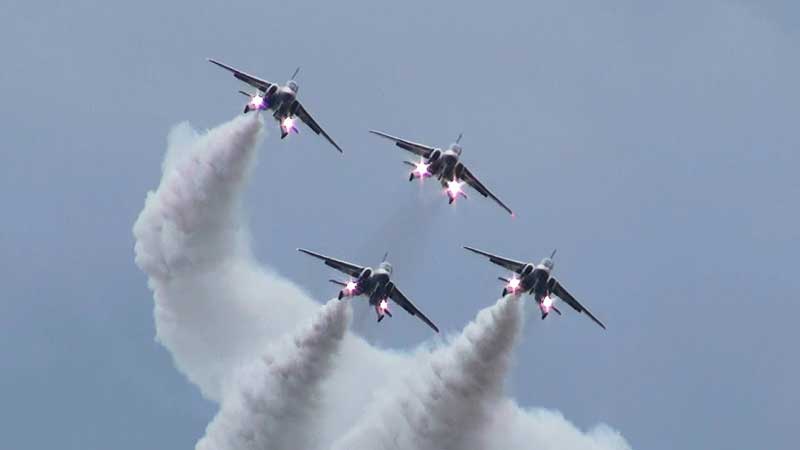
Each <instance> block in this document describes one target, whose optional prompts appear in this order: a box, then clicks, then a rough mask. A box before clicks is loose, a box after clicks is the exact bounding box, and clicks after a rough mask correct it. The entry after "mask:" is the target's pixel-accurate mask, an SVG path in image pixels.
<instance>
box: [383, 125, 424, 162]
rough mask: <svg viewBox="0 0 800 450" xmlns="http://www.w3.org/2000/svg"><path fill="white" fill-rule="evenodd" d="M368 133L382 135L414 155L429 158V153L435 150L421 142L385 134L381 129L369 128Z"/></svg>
mask: <svg viewBox="0 0 800 450" xmlns="http://www.w3.org/2000/svg"><path fill="white" fill-rule="evenodd" d="M369 132H370V133H372V134H376V135H378V136H380V137H384V138H386V139H389V140H390V141H394V144H395V145H396V146H398V147H400V148H402V149H403V150H408V151H410V152H411V153H414V154H415V155H419V156H422V157H423V158H430V156H431V153H433V151H434V150H435V149H434V148H433V147H429V146H427V145H423V144H417V143H416V142H411V141H407V140H405V139H400V138H399V137H395V136H392V135H390V134H386V133H384V132H382V131H376V130H369Z"/></svg>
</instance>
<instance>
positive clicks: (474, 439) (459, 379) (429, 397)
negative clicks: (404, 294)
mask: <svg viewBox="0 0 800 450" xmlns="http://www.w3.org/2000/svg"><path fill="white" fill-rule="evenodd" d="M521 318H522V310H521V308H520V302H519V299H518V297H517V296H507V297H505V298H503V299H500V300H499V301H498V302H497V303H496V304H495V305H493V306H491V307H489V308H486V309H484V310H482V311H481V312H480V313H479V314H478V316H477V317H476V319H475V320H474V321H473V322H471V323H470V324H469V325H467V326H466V328H464V331H463V332H462V334H461V335H460V336H458V338H456V339H455V340H454V341H453V342H452V343H451V344H450V345H448V346H446V347H443V348H441V349H439V350H437V351H434V352H432V353H431V354H430V355H429V356H428V358H427V362H426V363H424V365H423V366H422V367H420V368H418V370H417V371H416V372H415V373H414V374H413V378H410V379H409V380H408V381H407V384H406V386H405V387H404V388H403V389H400V390H399V391H396V392H393V393H391V395H389V396H388V397H386V398H384V399H382V401H380V402H378V403H377V404H376V405H375V407H374V411H370V413H368V414H367V415H366V418H365V421H363V422H362V423H360V424H359V425H358V426H357V427H355V428H354V429H353V430H352V431H351V432H350V433H348V434H347V435H346V436H345V437H344V438H343V439H341V440H340V441H339V442H337V443H336V444H335V445H334V447H333V448H335V449H342V450H353V449H364V450H367V449H430V450H459V449H476V450H477V449H483V448H494V446H493V445H491V443H489V442H484V441H483V438H484V436H485V435H486V428H487V424H488V423H490V422H491V420H490V419H491V418H490V415H491V412H492V411H493V410H494V409H495V408H496V406H497V405H498V404H499V402H500V400H501V399H502V392H503V385H504V381H505V377H506V372H507V370H508V367H509V362H510V355H511V350H512V349H513V347H514V343H515V342H516V341H517V337H518V336H519V331H520V328H521V325H522V319H521Z"/></svg>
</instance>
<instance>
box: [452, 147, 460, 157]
mask: <svg viewBox="0 0 800 450" xmlns="http://www.w3.org/2000/svg"><path fill="white" fill-rule="evenodd" d="M450 150H452V151H454V152H456V155H459V156H461V145H460V144H453V145H451V146H450Z"/></svg>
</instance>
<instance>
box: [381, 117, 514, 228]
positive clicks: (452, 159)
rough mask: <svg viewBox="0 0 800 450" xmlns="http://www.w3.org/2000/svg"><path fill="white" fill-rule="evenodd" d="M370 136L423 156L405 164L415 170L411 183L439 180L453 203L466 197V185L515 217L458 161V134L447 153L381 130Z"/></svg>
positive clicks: (410, 175)
mask: <svg viewBox="0 0 800 450" xmlns="http://www.w3.org/2000/svg"><path fill="white" fill-rule="evenodd" d="M370 133H372V134H376V135H378V136H381V137H384V138H386V139H389V140H392V141H394V143H395V145H397V146H398V147H400V148H402V149H403V150H407V151H409V152H411V153H413V154H415V155H418V156H419V157H420V160H419V161H416V162H415V161H403V162H404V163H405V164H407V165H409V166H411V167H413V170H411V173H410V174H409V175H408V181H412V180H414V178H419V179H420V180H423V179H425V178H428V177H436V178H437V179H438V180H439V182H440V183H441V184H442V187H443V188H444V189H445V193H446V194H447V197H448V199H449V203H450V204H452V203H453V202H454V201H455V200H456V198H458V197H464V198H467V194H466V193H465V192H464V190H463V189H462V188H463V186H464V183H466V184H468V185H470V186H472V188H473V189H475V190H476V191H478V193H479V194H481V195H483V196H484V197H491V198H492V200H494V201H495V202H497V204H498V205H500V207H502V208H503V209H505V210H506V211H508V213H509V214H511V215H512V216H513V215H514V213H513V212H511V210H510V209H509V208H508V206H506V205H505V204H504V203H503V202H502V201H501V200H500V199H499V198H497V197H496V196H495V195H494V194H492V193H491V191H489V189H487V188H486V186H484V185H483V183H481V182H480V181H479V180H478V178H476V177H475V175H473V174H472V172H470V171H469V169H467V166H465V165H464V164H463V163H462V162H461V161H459V158H460V157H461V144H459V143H460V142H461V136H462V135H461V134H459V135H458V139H456V141H455V142H454V143H452V144H450V146H449V147H448V148H447V149H446V150H442V149H440V148H435V147H430V146H428V145H424V144H418V143H416V142H411V141H407V140H405V139H401V138H399V137H395V136H392V135H389V134H386V133H384V132H382V131H376V130H370Z"/></svg>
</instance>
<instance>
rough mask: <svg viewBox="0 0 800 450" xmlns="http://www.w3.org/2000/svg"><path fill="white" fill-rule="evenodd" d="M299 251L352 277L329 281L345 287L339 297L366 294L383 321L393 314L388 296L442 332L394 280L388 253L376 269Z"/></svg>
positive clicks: (435, 329)
mask: <svg viewBox="0 0 800 450" xmlns="http://www.w3.org/2000/svg"><path fill="white" fill-rule="evenodd" d="M297 250H298V251H300V252H303V253H305V254H307V255H311V256H313V257H315V258H319V259H321V260H323V261H325V264H326V265H327V266H330V267H333V268H334V269H336V270H338V271H339V272H342V273H344V274H345V275H347V276H349V277H350V279H349V280H347V281H339V280H328V281H330V282H331V283H333V284H336V285H338V286H342V290H340V291H339V300H341V299H342V298H344V297H355V296H359V295H365V296H367V298H368V299H369V304H370V306H372V307H374V308H375V312H376V313H377V315H378V322H380V321H381V320H383V317H384V316H389V317H392V313H391V311H389V302H388V301H387V299H391V300H393V301H394V302H395V303H397V304H398V305H400V307H401V308H403V309H405V310H406V311H408V313H409V314H411V315H412V316H417V317H419V319H420V320H422V321H423V322H425V323H426V324H427V325H428V326H429V327H431V328H433V330H434V331H436V332H437V333H438V332H439V328H437V327H436V325H434V324H433V322H431V320H430V319H428V318H427V317H426V316H425V314H423V313H422V312H421V311H420V310H419V309H417V307H416V306H414V304H413V303H411V300H409V299H408V297H406V296H405V295H403V293H402V292H400V289H398V288H397V286H395V285H394V282H393V281H391V276H392V265H391V264H389V262H388V261H386V257H387V256H388V254H387V255H384V257H383V261H381V263H380V264H379V265H378V267H377V268H375V269H373V268H371V267H362V266H359V265H356V264H352V263H349V262H347V261H342V260H340V259H335V258H331V257H328V256H325V255H320V254H319V253H314V252H312V251H310V250H306V249H303V248H298V249H297Z"/></svg>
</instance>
